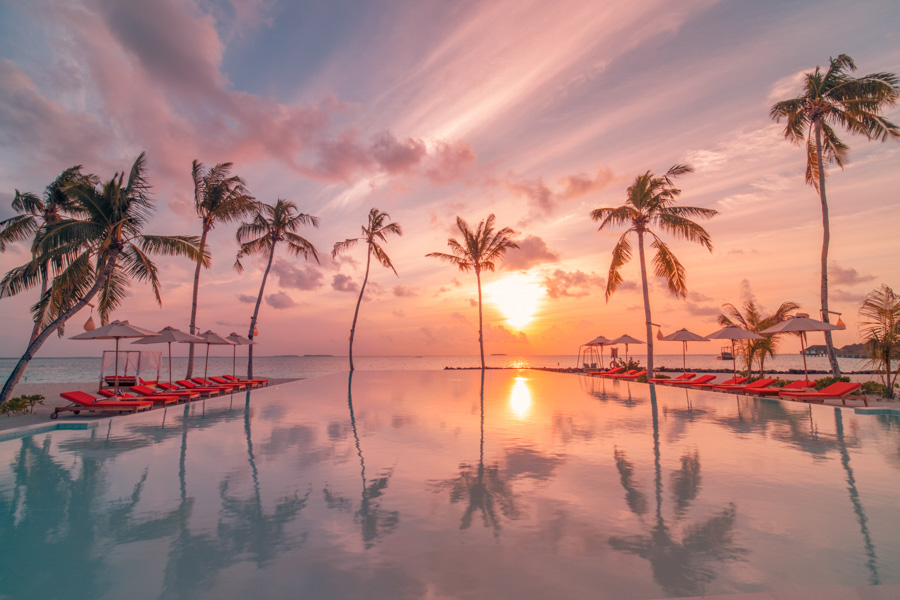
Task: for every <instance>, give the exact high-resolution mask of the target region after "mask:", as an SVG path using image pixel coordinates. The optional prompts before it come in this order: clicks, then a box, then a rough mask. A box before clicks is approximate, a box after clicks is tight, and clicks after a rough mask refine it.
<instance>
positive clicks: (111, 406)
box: [50, 391, 153, 419]
mask: <svg viewBox="0 0 900 600" xmlns="http://www.w3.org/2000/svg"><path fill="white" fill-rule="evenodd" d="M60 396H62V397H63V398H65V399H66V400H68V401H69V402H71V404H69V405H68V406H57V407H56V408H54V409H53V414H51V415H50V418H51V419H57V418H59V413H61V412H66V411H71V412H72V413H74V414H76V415H77V414H79V413H80V412H81V411H83V410H84V411H88V412H95V411H97V412H115V413H123V412H138V411H141V410H150V409H151V408H153V402H150V401H149V400H137V401H135V400H101V399H98V398H94V397H93V396H91V395H90V394H88V393H85V392H77V391H76V392H63V393H62V394H60Z"/></svg>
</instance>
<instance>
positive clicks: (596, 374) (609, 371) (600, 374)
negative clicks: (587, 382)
mask: <svg viewBox="0 0 900 600" xmlns="http://www.w3.org/2000/svg"><path fill="white" fill-rule="evenodd" d="M624 370H625V369H623V368H622V367H616V368H615V369H607V370H606V371H592V372H588V373H585V374H586V375H590V376H591V377H612V376H613V375H618V374H619V373H621V372H622V371H624Z"/></svg>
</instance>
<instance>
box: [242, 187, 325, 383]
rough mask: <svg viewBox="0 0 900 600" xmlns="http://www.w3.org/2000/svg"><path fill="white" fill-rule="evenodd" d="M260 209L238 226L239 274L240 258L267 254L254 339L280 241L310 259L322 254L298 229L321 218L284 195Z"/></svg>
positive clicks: (253, 326) (252, 325)
mask: <svg viewBox="0 0 900 600" xmlns="http://www.w3.org/2000/svg"><path fill="white" fill-rule="evenodd" d="M257 207H258V208H257V212H256V214H255V215H253V219H252V220H251V221H250V222H249V223H241V226H240V227H238V230H237V234H236V236H235V237H236V238H237V242H238V244H240V250H238V253H237V257H236V258H235V261H234V268H235V270H236V271H237V272H238V273H242V272H243V271H244V265H243V264H242V263H241V258H243V257H245V256H250V255H252V254H261V255H266V254H267V255H268V262H267V263H266V270H265V271H264V272H263V278H262V283H261V284H260V286H259V296H258V297H257V298H256V308H255V309H254V310H253V316H252V317H251V318H250V332H249V333H248V334H247V337H248V338H250V341H251V342H252V341H253V336H254V335H255V333H254V332H255V331H256V321H257V318H258V317H259V305H260V304H261V303H262V297H263V292H264V291H265V289H266V279H267V278H268V277H269V271H270V270H271V269H272V259H274V258H275V247H276V246H277V245H278V243H279V242H284V243H285V244H286V245H287V249H288V253H289V254H292V255H293V256H302V257H303V258H306V259H308V258H309V257H310V256H312V257H313V258H314V259H315V260H316V262H319V255H318V253H317V252H316V248H315V246H313V245H312V243H310V242H309V241H308V240H306V239H305V238H303V237H301V236H299V235H297V234H296V233H295V232H296V231H297V230H298V229H299V228H300V227H301V226H303V225H312V226H313V227H318V226H319V219H318V217H313V216H311V215H308V214H306V213H301V212H297V205H296V204H294V203H293V202H291V201H289V200H282V199H281V198H279V199H278V201H277V202H276V203H275V205H274V206H273V205H271V204H264V203H262V202H260V203H258V204H257ZM247 351H248V359H247V377H248V378H250V379H252V378H253V345H252V344H251V345H250V346H248V349H247Z"/></svg>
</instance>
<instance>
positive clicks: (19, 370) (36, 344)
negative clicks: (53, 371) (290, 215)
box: [0, 248, 122, 404]
mask: <svg viewBox="0 0 900 600" xmlns="http://www.w3.org/2000/svg"><path fill="white" fill-rule="evenodd" d="M121 252H122V250H121V249H118V248H112V249H110V251H109V258H108V260H107V262H106V266H105V267H104V268H103V271H102V272H101V273H100V276H99V277H97V280H96V281H95V282H94V285H93V286H92V287H91V289H89V290H88V292H87V294H85V295H84V298H82V299H81V300H79V301H78V302H76V303H75V304H73V305H72V306H71V307H70V308H69V310H67V311H66V312H64V313H63V314H61V315H59V316H58V317H56V319H54V320H53V321H52V322H51V323H50V324H49V325H47V327H46V328H45V329H44V330H43V331H42V332H41V333H40V334H38V336H37V337H36V338H34V340H33V341H32V342H31V343H30V344H28V348H27V349H26V350H25V354H23V355H22V358H20V359H19V362H18V363H16V366H15V367H14V368H13V370H12V373H10V374H9V378H8V379H7V380H6V383H5V384H3V390H2V391H0V404H3V403H5V402H6V401H7V400H9V397H10V396H11V395H12V392H13V390H14V389H15V387H16V386H17V385H18V384H19V380H20V379H22V375H24V374H25V368H26V367H27V366H28V363H29V362H31V359H32V358H34V355H35V353H36V352H37V351H38V350H40V348H41V346H43V345H44V342H46V341H47V338H49V337H50V334H51V333H53V332H54V331H56V330H57V329H59V327H61V326H62V325H64V324H65V323H66V321H68V320H69V319H70V318H71V317H73V316H74V315H75V313H77V312H78V311H79V310H81V309H82V308H84V307H85V306H86V305H87V303H88V302H90V301H91V299H92V298H93V297H94V295H96V294H97V292H98V291H99V290H100V288H102V287H103V286H104V285H105V284H106V280H107V279H109V274H110V273H111V272H112V270H113V268H114V267H115V264H116V259H117V258H118V257H119V254H120V253H121Z"/></svg>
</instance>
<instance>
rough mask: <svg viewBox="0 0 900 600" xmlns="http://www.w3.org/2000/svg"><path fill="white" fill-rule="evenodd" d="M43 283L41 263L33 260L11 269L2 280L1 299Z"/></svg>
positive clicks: (0, 286)
mask: <svg viewBox="0 0 900 600" xmlns="http://www.w3.org/2000/svg"><path fill="white" fill-rule="evenodd" d="M40 282H41V263H40V262H39V261H36V260H31V261H28V262H27V263H25V264H24V265H20V266H18V267H14V268H12V269H10V270H9V271H8V272H7V273H6V274H5V275H4V276H3V279H2V280H0V298H8V297H9V296H15V295H16V294H20V293H22V292H24V291H25V290H28V289H31V288H33V287H34V286H36V285H38V284H40Z"/></svg>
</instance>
